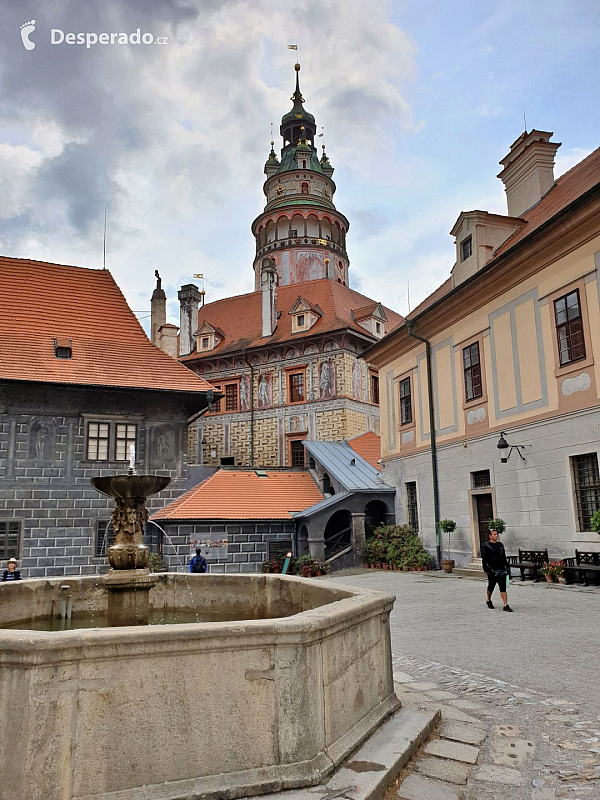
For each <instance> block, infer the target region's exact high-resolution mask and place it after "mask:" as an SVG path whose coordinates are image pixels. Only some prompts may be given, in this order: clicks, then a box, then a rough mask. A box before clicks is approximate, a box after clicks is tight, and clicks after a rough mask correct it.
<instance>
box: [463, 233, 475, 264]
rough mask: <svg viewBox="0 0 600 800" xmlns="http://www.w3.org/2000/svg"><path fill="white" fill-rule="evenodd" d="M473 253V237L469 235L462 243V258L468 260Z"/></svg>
mask: <svg viewBox="0 0 600 800" xmlns="http://www.w3.org/2000/svg"><path fill="white" fill-rule="evenodd" d="M472 255H473V237H471V236H467V238H466V239H464V240H463V241H462V242H461V244H460V260H461V261H466V260H467V258H470V257H471V256H472Z"/></svg>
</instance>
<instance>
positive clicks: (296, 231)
mask: <svg viewBox="0 0 600 800" xmlns="http://www.w3.org/2000/svg"><path fill="white" fill-rule="evenodd" d="M290 236H298V230H297V229H296V228H292V230H291V233H290Z"/></svg>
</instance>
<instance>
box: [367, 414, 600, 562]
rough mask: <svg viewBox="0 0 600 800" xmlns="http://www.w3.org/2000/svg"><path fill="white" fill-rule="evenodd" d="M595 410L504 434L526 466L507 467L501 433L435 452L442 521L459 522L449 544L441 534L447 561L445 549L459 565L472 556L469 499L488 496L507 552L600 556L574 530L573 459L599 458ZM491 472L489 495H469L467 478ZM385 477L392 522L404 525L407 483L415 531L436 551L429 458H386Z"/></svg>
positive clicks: (598, 546)
mask: <svg viewBox="0 0 600 800" xmlns="http://www.w3.org/2000/svg"><path fill="white" fill-rule="evenodd" d="M599 431H600V411H598V410H591V411H584V412H579V413H577V414H573V415H571V416H570V417H563V418H559V419H555V420H550V421H541V422H535V423H530V424H528V425H523V426H520V427H518V428H512V429H511V430H509V431H507V433H506V438H507V440H508V441H509V443H515V444H523V445H526V447H525V448H524V450H523V453H524V455H525V459H526V461H525V462H523V461H522V460H521V459H520V458H519V456H518V454H517V453H516V452H513V454H512V456H511V458H510V460H509V461H508V463H506V464H502V463H501V461H500V453H499V450H498V448H497V447H496V445H497V443H498V434H497V433H494V434H491V435H487V436H482V437H480V438H479V439H474V440H469V441H468V442H466V447H465V446H464V445H463V443H456V444H451V445H442V446H440V447H439V449H438V473H439V488H440V515H441V518H442V519H444V518H450V519H453V520H455V521H456V522H457V529H456V531H455V532H454V533H452V535H451V539H450V545H449V546H448V538H447V535H446V534H442V550H443V554H444V558H446V557H447V556H446V553H447V552H448V549H449V550H450V556H449V557H450V558H453V559H455V561H456V563H457V566H458V565H460V564H464V563H467V562H469V561H470V560H471V558H472V557H473V556H474V557H477V556H478V555H479V553H478V541H479V537H478V532H477V529H476V523H475V511H474V507H473V506H474V500H473V497H474V495H475V494H477V493H478V492H480V493H481V492H483V493H490V494H491V495H492V497H493V503H494V515H495V516H496V517H501V518H502V519H503V520H504V521H505V522H506V526H507V527H506V532H505V533H504V534H502V535H501V539H502V541H503V542H504V545H505V547H506V551H507V553H509V554H510V555H513V554H517V552H518V550H519V548H521V549H527V548H532V549H546V548H547V549H548V554H549V556H550V558H554V557H556V558H565V557H568V556H574V555H575V549H576V548H577V549H578V550H595V551H599V550H600V536H598V534H596V533H592V532H586V531H579V530H578V527H579V525H578V519H577V508H576V501H575V492H574V487H573V476H572V467H571V458H572V456H576V455H583V454H587V453H597V454H598V457H599V459H600V437H599ZM480 470H489V472H490V483H491V486H490V488H489V489H485V488H484V489H479V490H477V489H474V488H473V478H472V473H473V472H476V471H480ZM383 477H384V480H385V481H386V482H387V483H390V484H391V485H393V486H395V487H396V490H397V491H396V519H397V520H398V522H399V523H403V522H407V521H408V519H407V513H406V507H405V506H406V483H407V482H409V481H414V482H416V484H417V494H418V510H419V522H420V526H419V527H420V533H421V535H422V537H423V540H424V544H425V547H426V548H427V549H428V550H429V552H430V553H432V554H434V553H435V533H434V517H433V482H432V477H431V454H430V452H429V451H428V450H427V451H422V452H420V453H417V454H415V455H413V456H406V457H404V458H397V459H392V460H388V461H387V462H385V464H384V466H383Z"/></svg>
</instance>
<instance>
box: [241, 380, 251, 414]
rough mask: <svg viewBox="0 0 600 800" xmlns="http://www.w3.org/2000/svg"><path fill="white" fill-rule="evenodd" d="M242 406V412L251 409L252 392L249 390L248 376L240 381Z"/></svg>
mask: <svg viewBox="0 0 600 800" xmlns="http://www.w3.org/2000/svg"><path fill="white" fill-rule="evenodd" d="M240 406H241V408H242V411H248V409H249V408H250V390H249V388H248V376H247V375H244V377H243V378H242V379H241V381H240Z"/></svg>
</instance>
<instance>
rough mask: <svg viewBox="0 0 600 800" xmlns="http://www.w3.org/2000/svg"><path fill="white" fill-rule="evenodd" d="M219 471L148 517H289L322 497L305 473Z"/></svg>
mask: <svg viewBox="0 0 600 800" xmlns="http://www.w3.org/2000/svg"><path fill="white" fill-rule="evenodd" d="M264 472H265V474H266V476H267V477H263V478H261V477H259V476H258V475H257V474H256V471H254V470H219V471H218V472H215V474H214V475H211V477H210V478H208V479H207V480H205V481H204V482H203V483H201V484H199V485H198V486H195V487H194V488H193V489H190V491H189V492H186V493H185V494H184V495H182V496H181V497H179V498H178V499H177V500H175V501H174V502H173V503H170V504H169V505H168V506H166V507H165V508H163V509H162V510H161V511H157V512H155V513H154V514H153V515H152V519H292V515H291V513H290V512H291V511H304V509H306V508H309V507H310V506H312V505H314V504H315V503H318V502H320V501H321V500H322V499H323V495H322V494H321V492H320V491H319V488H318V487H317V484H316V483H315V482H314V480H313V479H312V478H311V476H310V475H309V474H308V473H307V472H280V471H273V472H271V471H269V470H265V471H264Z"/></svg>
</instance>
